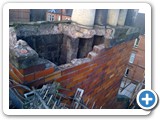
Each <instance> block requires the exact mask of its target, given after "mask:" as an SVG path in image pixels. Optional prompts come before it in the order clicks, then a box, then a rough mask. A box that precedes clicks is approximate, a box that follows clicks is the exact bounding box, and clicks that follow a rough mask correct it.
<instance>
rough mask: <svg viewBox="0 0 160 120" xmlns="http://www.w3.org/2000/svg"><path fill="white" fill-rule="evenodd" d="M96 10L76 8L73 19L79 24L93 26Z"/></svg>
mask: <svg viewBox="0 0 160 120" xmlns="http://www.w3.org/2000/svg"><path fill="white" fill-rule="evenodd" d="M95 12H96V10H95V9H74V10H73V12H72V18H71V20H72V22H73V23H77V24H78V25H79V26H82V27H88V28H92V27H93V24H94V18H95Z"/></svg>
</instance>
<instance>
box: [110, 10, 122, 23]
mask: <svg viewBox="0 0 160 120" xmlns="http://www.w3.org/2000/svg"><path fill="white" fill-rule="evenodd" d="M119 11H120V10H119V9H109V10H108V16H107V24H108V25H111V26H117V22H118V16H119Z"/></svg>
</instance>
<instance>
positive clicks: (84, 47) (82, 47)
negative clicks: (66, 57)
mask: <svg viewBox="0 0 160 120" xmlns="http://www.w3.org/2000/svg"><path fill="white" fill-rule="evenodd" d="M92 44H93V37H92V38H80V39H79V50H78V55H77V57H78V58H84V57H87V55H88V53H89V52H90V51H92Z"/></svg>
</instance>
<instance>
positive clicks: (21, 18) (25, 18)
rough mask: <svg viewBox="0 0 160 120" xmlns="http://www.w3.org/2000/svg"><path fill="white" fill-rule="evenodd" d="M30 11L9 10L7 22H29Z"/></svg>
mask: <svg viewBox="0 0 160 120" xmlns="http://www.w3.org/2000/svg"><path fill="white" fill-rule="evenodd" d="M29 21H30V10H29V9H10V10H9V22H29Z"/></svg>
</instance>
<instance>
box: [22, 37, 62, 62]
mask: <svg viewBox="0 0 160 120" xmlns="http://www.w3.org/2000/svg"><path fill="white" fill-rule="evenodd" d="M24 39H25V41H26V42H27V43H28V44H29V45H30V46H31V47H32V48H33V49H34V50H35V51H36V52H37V53H38V55H39V56H40V57H41V58H44V59H48V60H50V61H52V62H53V63H55V64H56V65H59V57H60V51H61V45H62V43H63V35H62V34H53V35H52V34H51V35H39V36H29V37H26V38H24Z"/></svg>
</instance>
